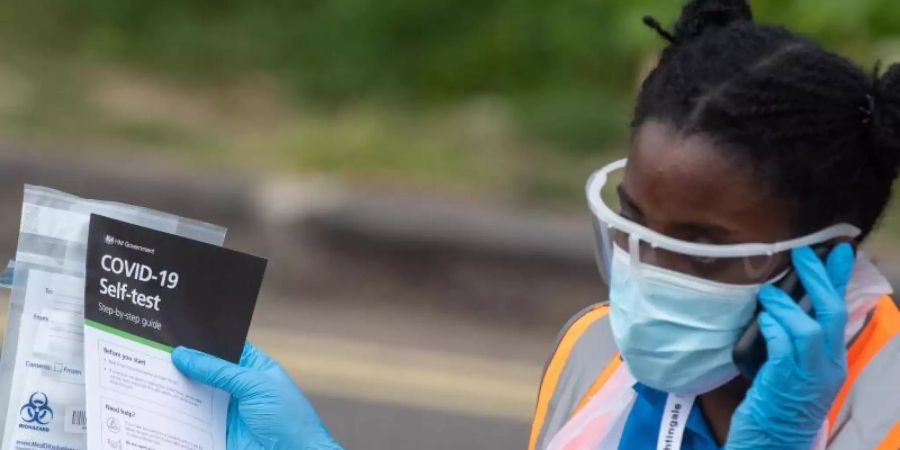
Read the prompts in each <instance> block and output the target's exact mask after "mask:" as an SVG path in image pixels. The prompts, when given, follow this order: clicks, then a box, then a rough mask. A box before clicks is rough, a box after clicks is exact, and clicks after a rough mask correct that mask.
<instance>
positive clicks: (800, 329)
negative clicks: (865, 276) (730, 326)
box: [725, 243, 854, 450]
mask: <svg viewBox="0 0 900 450" xmlns="http://www.w3.org/2000/svg"><path fill="white" fill-rule="evenodd" d="M791 258H792V260H793V263H794V268H795V270H796V271H797V275H798V276H799V278H800V281H801V282H802V283H803V287H804V288H805V289H806V292H807V295H809V297H810V299H811V300H812V303H813V308H814V311H815V318H813V317H810V316H809V315H807V314H804V313H803V311H802V310H801V309H800V308H799V307H798V306H797V304H796V303H795V301H794V300H793V299H791V298H790V296H788V294H786V293H785V292H784V291H782V290H780V289H778V288H776V287H774V286H771V285H766V286H763V288H762V289H761V290H760V291H759V301H760V303H762V306H763V309H764V311H763V312H762V313H761V314H760V315H759V325H760V328H761V331H762V334H763V336H765V338H766V348H767V349H768V354H769V359H768V360H767V361H766V362H765V363H764V364H763V366H762V367H761V368H760V370H759V373H758V374H757V375H756V379H755V380H753V385H752V386H751V387H750V390H749V391H747V396H746V397H745V398H744V401H743V402H742V403H741V404H740V406H738V408H737V410H736V411H735V412H734V415H733V416H732V418H731V428H730V430H729V433H728V440H727V442H726V444H725V448H726V449H728V450H743V449H760V448H765V449H779V450H780V449H785V450H794V449H796V450H801V449H802V450H809V449H810V448H812V446H813V444H814V443H815V440H816V436H817V434H818V433H819V430H820V429H821V428H822V424H823V423H825V418H826V416H827V415H828V410H829V409H830V408H831V404H832V402H833V401H834V398H835V397H836V396H837V393H838V391H839V390H840V389H841V385H842V384H843V383H844V379H845V378H846V374H847V361H846V351H845V348H844V326H845V324H846V323H847V307H846V304H845V302H844V290H845V289H846V287H847V282H848V281H849V280H850V274H851V272H852V270H853V262H854V257H853V248H852V247H851V246H850V245H849V244H847V243H841V244H839V245H837V246H836V247H835V248H834V249H833V250H832V251H831V253H830V254H829V255H828V260H827V262H826V263H825V265H823V264H822V261H821V260H820V259H819V258H818V257H816V255H815V253H813V251H812V250H811V249H810V248H809V247H803V248H798V249H795V250H794V251H793V252H792V253H791Z"/></svg>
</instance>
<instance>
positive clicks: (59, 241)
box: [0, 186, 225, 450]
mask: <svg viewBox="0 0 900 450" xmlns="http://www.w3.org/2000/svg"><path fill="white" fill-rule="evenodd" d="M92 213H99V214H103V215H104V216H108V217H113V218H116V219H118V220H122V221H125V222H129V223H134V224H138V225H141V226H144V227H149V228H152V229H155V230H159V231H164V232H168V233H174V234H177V235H180V236H184V237H186V238H190V239H196V240H199V241H203V242H207V243H209V244H214V245H221V244H222V242H223V241H224V240H225V229H224V228H222V227H219V226H216V225H211V224H207V223H203V222H198V221H195V220H190V219H185V218H182V217H178V216H175V215H172V214H167V213H163V212H159V211H154V210H151V209H146V208H141V207H136V206H131V205H125V204H121V203H113V202H105V201H98V200H91V199H84V198H80V197H77V196H74V195H70V194H66V193H64V192H60V191H56V190H53V189H49V188H44V187H39V186H25V195H24V201H23V206H22V219H21V223H20V228H19V240H18V249H17V252H16V258H15V266H14V267H15V270H14V272H13V274H12V275H13V276H12V286H11V293H10V306H9V314H8V319H7V327H6V333H5V338H4V342H3V352H2V359H0V405H5V407H0V423H2V427H0V429H2V432H3V434H2V450H12V449H16V450H19V449H21V450H33V449H56V450H85V449H86V448H87V439H86V424H87V417H86V411H85V385H84V382H85V379H84V355H83V346H84V336H83V322H84V298H83V297H84V285H85V280H84V275H85V255H86V251H87V240H88V225H89V220H90V215H91V214H92Z"/></svg>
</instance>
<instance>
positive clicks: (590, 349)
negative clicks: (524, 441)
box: [528, 305, 616, 450]
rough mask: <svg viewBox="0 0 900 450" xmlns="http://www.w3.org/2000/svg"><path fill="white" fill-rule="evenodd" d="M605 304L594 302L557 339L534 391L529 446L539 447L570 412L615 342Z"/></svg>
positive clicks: (614, 351)
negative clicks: (595, 303) (534, 402)
mask: <svg viewBox="0 0 900 450" xmlns="http://www.w3.org/2000/svg"><path fill="white" fill-rule="evenodd" d="M608 313H609V307H608V306H607V305H595V306H593V307H590V308H588V309H587V310H585V311H584V312H582V313H580V314H579V315H578V316H576V317H575V319H574V320H572V321H571V322H570V325H568V326H567V327H566V328H565V329H564V331H563V333H561V335H560V339H559V340H558V342H557V346H556V350H555V351H554V352H553V356H552V357H551V358H550V361H549V362H548V364H547V368H546V370H545V371H544V377H543V379H542V380H541V387H540V391H538V399H537V406H536V408H535V418H534V422H533V423H532V428H531V437H530V439H529V442H528V448H529V449H532V450H533V449H543V448H545V447H546V446H547V444H548V443H549V442H550V438H552V437H553V434H555V433H556V432H557V431H558V430H559V429H560V428H562V426H563V424H565V423H566V421H567V420H569V417H571V416H572V413H573V412H574V409H575V406H576V405H577V404H578V401H579V400H580V399H581V398H582V396H583V395H584V392H585V391H586V390H587V389H588V388H589V387H590V386H591V384H592V383H593V382H594V381H595V378H597V377H596V374H598V373H601V372H602V371H603V368H604V367H605V366H606V365H607V363H608V362H609V360H610V358H612V357H613V355H615V353H616V346H615V343H614V342H613V338H612V330H611V329H610V327H609V317H608V316H607V315H608Z"/></svg>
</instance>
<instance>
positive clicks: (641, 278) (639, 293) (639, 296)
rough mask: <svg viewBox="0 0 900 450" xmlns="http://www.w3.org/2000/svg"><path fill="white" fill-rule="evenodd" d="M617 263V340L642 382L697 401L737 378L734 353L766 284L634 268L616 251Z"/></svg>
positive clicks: (613, 281)
mask: <svg viewBox="0 0 900 450" xmlns="http://www.w3.org/2000/svg"><path fill="white" fill-rule="evenodd" d="M611 259H612V261H611V273H610V286H609V297H610V303H611V306H612V309H611V311H610V322H611V325H612V332H613V337H614V338H615V341H616V344H617V345H618V347H619V351H620V352H621V354H622V358H623V359H624V360H625V364H626V365H627V366H628V369H629V370H630V371H631V374H632V375H633V376H634V378H635V379H636V380H638V381H639V382H641V383H643V384H646V385H647V386H650V387H652V388H654V389H658V390H661V391H665V392H670V393H673V394H678V395H698V394H701V393H704V392H709V391H711V390H713V389H715V388H717V387H719V386H722V385H723V384H725V383H726V382H728V381H729V380H731V379H732V378H734V377H735V376H736V375H737V374H738V371H737V367H735V365H734V363H733V362H732V358H731V349H732V347H733V346H734V344H735V342H736V341H737V339H738V337H739V336H740V334H741V332H742V331H743V329H744V328H745V327H746V326H747V324H748V323H749V322H750V321H751V320H752V319H753V313H754V311H755V309H756V301H757V300H756V294H757V292H758V291H759V288H760V287H761V286H762V285H761V284H755V285H733V284H724V283H718V282H714V281H709V280H705V279H702V278H697V277H692V276H688V275H684V274H681V273H678V272H674V271H671V270H667V269H662V268H659V267H654V266H650V265H647V264H641V263H632V261H631V260H630V257H629V255H628V253H626V252H625V251H624V250H622V249H620V248H619V247H617V246H614V250H613V257H612V258H611Z"/></svg>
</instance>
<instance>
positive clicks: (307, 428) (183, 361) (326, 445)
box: [172, 342, 342, 450]
mask: <svg viewBox="0 0 900 450" xmlns="http://www.w3.org/2000/svg"><path fill="white" fill-rule="evenodd" d="M172 362H173V363H174V364H175V366H176V367H178V369H179V370H181V371H182V372H183V373H184V374H185V375H187V376H188V377H189V378H191V379H193V380H195V381H198V382H201V383H204V384H208V385H210V386H213V387H216V388H219V389H222V390H224V391H226V392H228V393H229V394H231V403H230V404H229V406H228V429H227V433H228V438H227V446H228V450H238V449H240V450H250V449H266V450H270V449H291V450H341V449H342V447H341V446H340V444H338V443H337V442H336V441H335V440H334V438H333V437H332V436H331V433H329V432H328V430H327V429H326V428H325V425H324V424H323V423H322V421H321V419H319V416H318V414H316V411H315V410H314V409H313V407H312V405H310V403H309V401H308V400H307V399H306V397H305V396H304V395H303V392H301V391H300V389H299V388H298V387H297V385H296V384H294V381H293V380H292V379H291V377H290V376H289V375H288V374H287V372H285V371H284V369H283V368H282V367H281V366H280V365H279V364H278V363H277V362H275V360H273V359H272V358H271V357H269V356H268V355H266V354H265V353H263V352H261V351H259V350H258V349H257V348H256V347H254V346H253V345H252V344H250V343H249V342H248V343H247V344H245V346H244V352H243V354H242V355H241V360H240V364H239V365H236V364H232V363H230V362H228V361H225V360H222V359H219V358H216V357H214V356H211V355H208V354H206V353H202V352H198V351H196V350H191V349H188V348H184V347H178V348H176V349H175V350H174V351H173V352H172Z"/></svg>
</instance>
